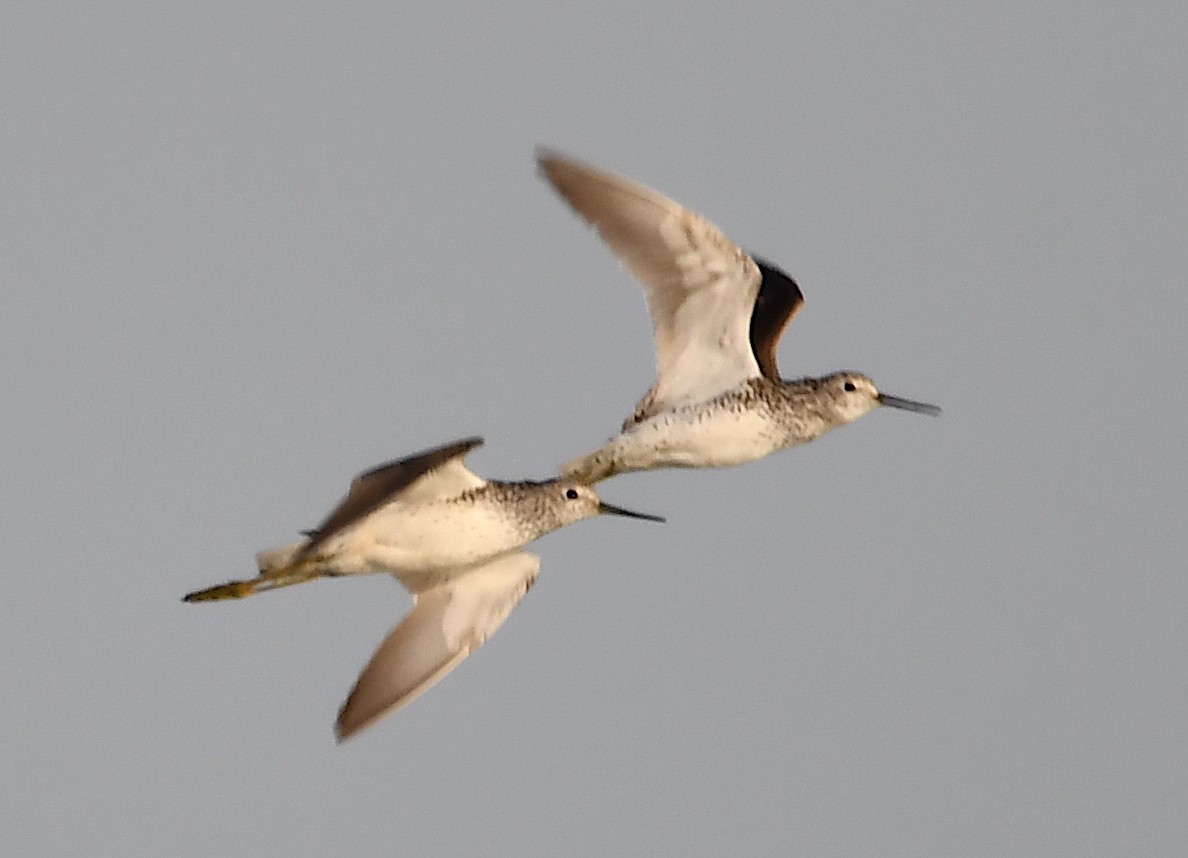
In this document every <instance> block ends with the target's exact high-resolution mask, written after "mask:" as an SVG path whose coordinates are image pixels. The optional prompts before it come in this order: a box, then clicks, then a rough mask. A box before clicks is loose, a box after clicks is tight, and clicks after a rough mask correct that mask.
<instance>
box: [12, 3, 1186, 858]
mask: <svg viewBox="0 0 1188 858" xmlns="http://www.w3.org/2000/svg"><path fill="white" fill-rule="evenodd" d="M406 5H407V4H370V5H352V6H350V7H346V8H344V7H342V6H340V5H336V4H335V5H332V4H324V5H321V6H315V5H312V4H299V5H296V6H295V4H288V5H285V6H283V7H282V6H278V5H268V4H240V3H213V4H212V3H209V2H204V3H174V4H160V3H126V4H122V5H120V6H119V7H118V9H114V10H113V8H112V7H111V6H110V5H105V4H98V5H95V4H73V3H64V4H34V3H24V4H20V6H19V7H18V8H16V9H12V10H9V11H8V12H6V14H5V24H4V27H3V29H2V30H0V81H3V84H2V85H0V87H2V88H0V110H2V115H3V116H4V122H3V128H2V130H0V155H2V157H3V161H2V164H3V167H2V169H0V219H2V220H0V236H2V238H0V282H2V283H3V284H4V285H3V289H4V296H5V300H4V302H3V312H2V313H0V356H2V358H3V367H4V372H3V373H2V374H0V401H3V403H4V415H5V416H4V418H3V420H2V421H0V450H2V451H3V452H2V453H0V469H2V470H0V507H2V508H3V510H4V515H3V518H2V519H0V536H2V540H0V544H3V546H4V553H5V556H4V565H5V567H6V570H7V571H6V573H5V578H4V580H5V592H4V598H3V599H2V600H0V647H2V650H3V653H4V654H3V656H2V657H0V671H2V680H3V686H2V688H3V691H2V693H0V726H2V728H3V729H0V755H2V756H0V789H2V791H3V798H2V801H0V814H2V818H0V830H3V831H4V840H5V842H6V844H7V846H8V848H9V849H11V850H12V854H47V855H48V854H54V855H71V854H74V855H82V854H86V855H90V856H94V855H165V854H173V855H237V854H238V855H248V854H251V855H260V856H282V855H283V856H290V855H330V854H336V855H346V854H350V855H361V856H373V855H374V856H380V855H384V856H387V855H395V854H416V855H466V854H480V853H481V854H515V855H521V854H567V855H578V856H581V855H591V856H594V855H630V856H635V855H639V856H642V855H649V856H652V855H674V856H675V855H681V856H684V855H690V854H694V855H725V854H777V853H780V854H785V853H790V854H803V855H814V856H828V855H846V856H849V855H879V856H921V855H936V856H953V855H963V856H1001V855H1045V856H1064V855H1068V856H1085V855H1103V856H1105V855H1119V854H1132V855H1139V854H1142V855H1175V854H1182V849H1183V844H1184V842H1185V838H1188V821H1186V820H1188V728H1186V726H1185V724H1186V721H1185V711H1186V704H1188V700H1186V697H1188V693H1186V692H1185V675H1186V670H1188V619H1186V618H1188V605H1186V602H1188V576H1185V574H1184V571H1185V570H1184V557H1185V549H1186V548H1188V546H1186V544H1185V542H1186V540H1185V520H1184V519H1185V515H1184V513H1185V496H1184V484H1185V477H1186V476H1188V466H1186V464H1185V458H1186V457H1185V446H1184V434H1185V425H1186V422H1188V421H1186V418H1188V413H1186V410H1188V409H1186V406H1185V396H1184V380H1183V375H1184V369H1185V367H1186V366H1188V345H1186V344H1185V340H1186V336H1185V332H1184V330H1185V320H1186V318H1188V312H1186V311H1188V297H1186V294H1188V293H1186V291H1185V289H1184V286H1183V279H1184V274H1183V272H1184V269H1185V267H1186V265H1188V249H1186V248H1188V243H1186V241H1185V236H1188V214H1186V203H1185V200H1188V168H1186V166H1185V164H1186V163H1188V161H1186V159H1185V153H1186V151H1188V143H1186V132H1188V111H1185V109H1184V93H1185V92H1188V60H1186V59H1185V54H1184V49H1183V34H1184V33H1185V32H1186V28H1188V11H1186V10H1185V6H1184V5H1183V4H1181V3H1170V2H1169V3H1163V4H1157V3H1146V4H1138V5H1134V4H1131V5H1128V6H1126V7H1125V8H1123V7H1121V6H1118V7H1117V11H1116V12H1110V11H1104V10H1105V8H1106V7H1105V6H1104V5H1103V6H1100V7H1099V9H1100V11H1095V12H1092V13H1089V12H1085V11H1083V12H1081V13H1079V15H1077V16H1075V17H1074V16H1072V15H1070V14H1069V12H1068V11H1067V10H1068V9H1069V8H1070V7H1069V6H1068V5H1067V4H1047V3H1038V4H1037V3H1032V2H1028V3H1022V2H1020V3H1010V4H1008V3H1001V4H982V8H981V10H980V11H959V10H957V9H956V7H952V8H948V7H946V8H944V9H940V8H938V7H934V6H922V5H919V4H880V5H879V7H878V8H879V11H877V12H872V11H866V12H863V11H856V10H853V9H849V10H843V9H840V8H838V7H836V6H835V5H834V4H788V3H786V2H772V3H768V4H754V3H752V4H747V3H739V4H728V5H727V6H722V5H718V6H713V7H711V6H708V5H705V6H703V7H702V9H700V10H699V9H697V8H696V7H691V6H689V5H688V4H684V3H663V4H661V3H655V4H647V5H646V6H644V7H639V6H637V4H634V3H632V4H608V3H598V4H587V8H586V10H585V11H579V12H574V11H562V10H561V9H560V8H559V7H557V6H556V5H555V4H546V3H527V2H515V3H505V4H498V5H499V6H500V8H501V11H499V12H493V11H490V10H487V11H482V12H477V11H475V10H474V9H472V8H470V7H469V4H467V5H466V6H464V5H463V4H457V3H442V4H432V5H430V4H423V5H424V7H425V10H426V11H421V12H409V11H406ZM537 143H547V144H551V145H554V146H557V147H560V148H562V149H564V150H567V151H570V152H572V153H574V154H577V155H579V156H582V157H584V158H587V159H589V160H592V161H593V162H595V163H597V164H600V165H604V166H607V167H610V168H613V169H616V170H619V171H622V172H625V173H626V174H628V175H630V176H633V177H635V178H637V179H639V180H640V181H643V182H646V183H647V184H650V185H652V186H654V187H657V188H659V189H661V190H663V191H664V192H666V193H668V194H670V195H672V196H674V197H675V198H676V199H678V200H680V201H681V202H684V203H686V204H688V205H690V206H692V207H694V208H696V209H697V210H699V211H701V212H703V213H705V214H706V215H708V216H709V217H711V218H712V219H713V220H714V221H715V222H717V223H718V224H719V225H721V226H722V227H723V229H725V230H726V231H727V232H728V233H729V234H730V235H731V236H732V237H734V238H735V239H737V240H738V241H739V242H740V243H742V244H743V245H745V246H746V247H748V248H750V249H753V250H754V251H756V252H759V253H762V254H764V255H765V256H768V257H769V258H772V259H774V260H777V261H778V262H779V263H780V264H782V265H783V266H784V267H785V268H787V269H788V270H789V271H790V272H791V273H792V274H793V275H794V276H796V277H797V279H798V280H799V281H800V283H801V285H802V287H803V289H804V292H805V294H806V296H807V306H806V307H805V309H804V311H803V312H802V313H801V315H800V316H798V318H797V319H796V322H795V324H794V325H793V326H792V328H790V330H789V334H788V336H787V338H786V341H785V343H784V348H783V349H782V351H781V358H782V365H783V368H784V370H785V372H787V373H789V374H799V373H821V372H827V371H831V370H834V369H838V368H852V369H859V370H862V371H864V372H867V373H868V374H869V375H871V376H872V377H873V378H874V379H875V380H876V382H878V383H879V384H880V385H881V386H882V387H883V388H884V389H886V390H887V391H889V392H892V393H897V394H901V395H903V396H909V397H915V398H919V399H924V400H928V401H933V402H937V403H940V404H941V405H943V406H944V408H945V414H944V417H943V418H941V419H940V420H930V419H925V418H921V417H916V416H912V415H907V414H902V413H894V412H887V413H877V414H874V415H871V416H870V417H867V418H865V419H863V420H862V421H860V422H859V423H857V424H855V425H854V426H852V427H850V428H848V429H845V430H842V431H839V432H836V433H833V434H831V435H829V436H827V437H826V438H824V439H822V440H821V441H820V442H818V443H815V444H811V445H809V446H807V447H804V448H800V449H797V450H793V451H790V452H787V453H783V454H780V455H777V456H774V457H772V458H769V459H767V460H764V461H762V462H759V463H756V464H752V465H749V466H746V467H743V468H738V469H734V470H726V471H705V472H662V473H655V474H643V475H632V476H628V477H623V478H620V479H616V480H614V481H611V482H609V483H606V484H604V485H603V487H602V489H603V494H604V496H605V497H607V498H608V499H609V500H611V501H614V502H618V503H623V504H628V505H632V506H635V507H638V508H640V509H646V510H649V511H655V512H661V513H664V514H665V515H667V516H668V517H669V524H668V525H666V526H663V527H660V526H653V525H647V524H644V523H639V522H629V521H619V520H610V519H607V520H597V521H594V522H586V523H583V524H580V525H577V526H575V527H573V528H570V529H567V530H565V531H561V532H559V533H556V534H553V535H551V536H549V537H547V538H546V539H544V540H542V541H541V543H539V545H538V546H537V547H538V548H539V551H540V553H541V554H542V555H543V557H544V567H543V571H542V576H541V581H540V583H539V584H538V585H537V586H536V588H534V589H533V591H532V593H531V594H530V596H529V597H528V598H527V599H526V600H525V602H524V603H523V605H522V606H521V607H520V608H519V609H518V610H517V611H516V613H515V614H514V615H513V617H512V618H511V619H510V620H509V622H508V623H507V625H506V626H505V627H504V628H503V629H502V630H501V631H500V632H499V633H498V634H497V635H496V636H495V637H494V638H492V640H491V641H490V642H489V643H488V645H487V646H486V647H484V648H483V650H482V651H480V652H479V653H478V654H477V655H476V656H474V657H473V658H472V659H471V660H470V661H469V662H467V663H466V664H465V665H463V666H462V668H460V669H459V670H458V671H457V672H456V673H455V674H453V675H451V676H450V677H449V678H448V679H447V680H446V681H445V682H443V683H442V684H441V685H440V686H438V687H437V688H435V689H434V690H433V691H432V692H431V693H429V694H427V695H426V696H425V697H424V698H422V699H421V700H419V701H417V702H416V703H415V704H414V705H413V706H411V707H410V708H409V709H407V710H405V711H403V712H401V713H399V714H398V715H396V716H394V717H393V718H391V719H389V720H387V721H385V722H384V723H382V724H381V725H379V726H377V727H375V728H374V729H372V730H370V731H368V732H366V733H364V734H363V735H361V736H360V737H359V738H358V739H356V740H354V741H352V742H350V743H347V744H345V745H343V746H341V747H339V746H336V745H335V744H334V741H333V738H332V733H331V724H332V721H333V718H334V715H335V712H336V711H337V708H338V706H339V704H340V702H341V700H342V698H343V697H344V695H345V694H346V692H347V691H348V690H349V688H350V686H351V684H352V683H353V681H354V678H355V675H356V673H357V671H358V669H359V668H360V667H361V666H362V664H363V663H364V662H365V661H366V659H367V658H368V656H369V655H370V653H371V651H372V649H373V648H374V646H375V645H376V644H377V643H378V641H379V640H380V639H381V638H382V637H383V635H384V634H385V633H386V632H387V630H388V629H389V628H390V626H391V625H392V624H393V623H395V621H396V620H397V619H398V617H399V616H400V615H401V614H402V613H403V612H404V610H405V609H406V606H407V604H408V603H407V599H406V597H405V595H404V593H403V592H402V590H401V589H400V588H399V587H398V586H397V585H396V584H394V583H393V582H392V581H390V580H385V579H383V578H380V577H374V578H369V579H360V580H342V581H330V582H323V583H319V584H314V585H310V586H307V587H299V588H294V589H291V590H287V591H284V592H281V593H276V594H269V595H264V596H260V597H258V598H254V599H250V600H246V601H244V602H242V603H234V604H218V605H183V604H182V603H181V602H180V601H179V598H180V596H181V595H182V594H183V593H184V592H186V591H187V590H191V589H194V588H196V587H201V586H204V585H207V584H211V583H214V582H216V581H220V580H224V579H226V578H229V577H242V576H244V575H246V574H251V572H252V569H253V567H252V554H253V552H255V551H256V550H257V549H259V548H262V547H266V546H270V545H275V544H280V543H283V542H286V541H288V540H290V539H291V538H292V537H293V535H294V534H295V532H296V531H297V530H299V529H301V528H303V527H309V526H311V525H313V524H315V523H316V522H317V521H318V520H319V519H320V518H321V516H322V515H323V514H324V513H325V512H326V511H327V510H328V509H329V507H330V506H331V505H332V504H333V503H334V502H335V501H336V500H337V499H338V498H339V496H340V495H341V493H342V492H343V490H344V489H345V487H346V484H347V481H348V480H349V479H350V477H351V476H352V475H353V474H354V473H356V472H357V471H358V470H360V469H362V468H364V467H366V466H369V465H372V464H375V463H377V462H380V461H383V460H384V459H387V458H391V457H394V456H399V455H403V454H406V453H410V452H413V451H416V450H419V449H421V448H423V447H426V446H429V445H432V444H436V443H439V442H444V441H448V440H452V439H454V438H457V437H461V436H463V435H467V434H471V433H480V434H482V435H484V436H485V437H486V438H487V446H486V447H485V448H483V449H482V450H480V451H479V452H478V453H477V454H475V455H474V456H473V457H472V458H471V460H470V463H471V465H472V466H473V467H474V468H475V469H476V470H478V471H480V472H481V473H483V474H484V475H487V476H491V477H505V478H523V477H545V476H548V475H549V474H550V473H551V472H552V470H553V469H554V468H555V467H556V466H557V464H558V463H560V462H561V461H563V460H565V459H567V458H569V457H571V456H573V455H575V454H577V453H579V452H583V451H584V450H586V449H587V448H589V447H591V446H593V445H594V444H596V443H598V442H600V441H601V440H603V439H604V438H606V437H607V436H609V435H610V434H612V433H613V432H614V430H615V429H616V428H617V426H618V423H619V421H620V419H621V418H622V417H623V415H624V414H626V413H627V411H628V410H629V409H630V407H631V406H632V405H633V404H634V402H635V400H636V398H637V397H638V396H639V395H640V394H641V393H642V392H643V391H644V390H645V389H646V388H647V386H648V385H649V384H650V382H651V375H652V353H651V343H650V339H649V326H648V322H647V316H646V312H645V309H644V305H643V301H642V298H641V293H640V290H639V289H638V287H637V286H636V285H635V284H634V282H633V281H631V280H630V279H629V277H628V276H627V275H626V274H624V273H622V272H620V271H619V269H618V267H617V265H616V263H615V262H614V261H613V259H612V257H611V256H610V254H609V253H608V252H607V251H606V250H605V249H604V248H603V247H602V246H601V245H600V244H599V242H598V241H597V240H596V239H595V237H594V236H593V235H592V234H590V233H588V232H587V231H586V230H585V229H584V228H582V227H581V226H580V225H579V222H578V220H577V219H576V218H575V217H574V216H573V215H572V214H570V213H569V212H568V211H567V210H566V208H565V207H564V206H563V205H562V204H561V203H560V202H559V201H558V199H556V198H555V197H554V195H553V194H552V192H551V191H550V190H549V189H548V188H547V187H546V186H545V185H544V183H543V182H541V181H540V180H538V179H537V178H536V177H535V176H534V172H533V166H532V150H533V146H534V145H535V144H537Z"/></svg>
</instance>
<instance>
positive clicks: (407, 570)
mask: <svg viewBox="0 0 1188 858" xmlns="http://www.w3.org/2000/svg"><path fill="white" fill-rule="evenodd" d="M481 443H482V441H481V439H478V438H468V439H465V440H463V441H459V442H456V443H454V444H448V445H445V446H442V447H437V448H434V449H432V450H427V451H425V452H423V453H419V454H417V455H415V456H411V457H409V458H407V459H402V460H399V461H396V462H390V463H388V464H386V465H381V466H380V467H378V468H375V469H372V470H371V471H368V472H366V473H364V474H361V475H360V476H359V477H357V478H356V479H355V480H354V481H353V482H352V484H351V489H350V491H349V492H348V494H347V496H346V497H345V498H344V499H343V500H342V502H341V503H340V504H339V505H338V506H337V507H336V508H335V510H334V511H333V512H331V513H330V515H329V516H327V518H326V520H325V521H324V522H323V523H322V524H321V525H319V526H318V527H317V528H315V529H314V530H311V531H308V532H307V533H306V536H305V538H304V539H302V540H300V541H298V542H295V543H293V544H291V545H287V546H284V547H282V548H274V549H269V550H267V551H262V552H260V553H259V554H258V555H257V557H256V561H257V565H258V567H259V574H258V575H257V577H256V578H253V579H248V580H246V581H232V582H229V583H227V584H219V585H217V586H214V587H208V588H206V589H205V590H199V591H197V592H194V593H190V594H189V595H187V596H186V597H185V601H187V602H207V601H217V600H222V599H234V598H241V597H244V596H248V595H251V594H253V593H258V592H262V591H264V590H270V589H277V588H279V587H287V586H291V585H293V584H299V583H302V582H304V581H310V580H314V579H317V578H323V577H330V576H340V575H365V574H371V573H376V572H384V573H388V574H391V575H393V576H394V577H396V578H397V579H398V580H399V581H400V582H401V583H402V584H403V585H404V586H405V588H407V589H408V591H409V592H410V593H411V594H412V596H413V602H414V607H413V610H412V611H411V612H410V613H409V614H408V615H407V616H406V617H405V618H404V620H403V621H402V622H401V623H400V624H399V625H397V626H396V628H395V629H393V631H392V632H391V633H390V634H389V635H388V637H387V638H386V639H385V640H384V642H383V643H382V644H381V645H380V647H379V649H378V650H376V653H375V655H374V656H372V659H371V661H370V662H369V663H368V665H367V667H365V668H364V669H363V672H362V673H361V674H360V675H359V679H358V681H357V683H356V685H355V688H354V690H353V691H352V692H351V694H350V696H348V698H347V700H346V703H344V704H343V707H342V710H341V711H340V712H339V717H338V721H337V724H336V730H337V732H338V736H339V738H340V739H345V738H347V737H348V736H351V735H353V734H354V733H356V732H358V731H359V730H361V729H363V728H364V727H366V726H367V725H369V724H371V723H372V722H374V721H375V720H377V719H378V718H380V717H381V716H383V715H384V714H387V713H388V712H391V711H394V710H395V709H398V708H400V707H401V706H404V705H407V704H408V703H410V702H411V701H412V700H414V699H415V698H416V697H417V696H419V695H420V694H422V693H423V692H424V691H426V690H427V689H428V688H429V687H430V686H432V685H433V684H434V683H435V682H437V681H438V680H439V679H441V677H443V676H445V675H446V674H447V673H449V671H450V670H452V669H453V668H454V667H455V666H457V665H458V664H459V663H460V662H461V661H462V660H463V659H464V658H466V656H467V655H469V654H470V653H471V652H472V651H473V650H475V649H476V648H477V647H479V646H480V645H481V644H482V643H483V641H484V640H486V638H487V637H488V635H490V634H491V633H492V632H493V631H495V630H496V629H497V628H499V626H500V625H502V624H503V621H504V620H505V619H507V616H508V614H509V613H511V610H512V608H514V607H515V606H516V605H517V604H518V603H519V601H520V599H521V598H523V596H524V594H525V593H526V592H527V591H528V588H529V587H531V586H532V583H533V582H534V581H535V580H536V576H537V575H538V574H539V572H540V558H539V557H537V556H536V555H534V554H530V553H528V552H526V551H523V550H521V546H523V545H525V544H527V543H529V542H531V541H532V540H534V539H536V538H538V537H540V536H543V535H544V534H545V533H548V532H550V531H552V530H556V529H557V528H559V527H563V526H565V525H567V524H572V523H574V522H577V521H581V520H583V519H586V518H590V517H592V516H595V515H598V514H599V513H613V514H616V515H624V516H629V517H634V518H645V519H651V520H657V521H662V520H663V519H659V518H658V517H656V516H649V515H644V514H642V513H635V512H631V511H630V510H625V509H622V508H620V507H616V506H612V505H611V504H607V503H604V502H603V501H601V500H600V499H599V498H598V496H597V495H596V494H595V493H594V491H593V489H591V488H590V487H589V486H588V485H585V484H582V483H580V482H578V481H574V480H565V479H562V480H547V481H544V482H497V481H487V480H484V479H482V478H481V477H478V476H477V475H475V474H474V473H473V472H471V471H470V470H469V469H468V468H466V466H465V465H464V464H463V463H462V460H463V457H464V456H465V455H466V454H467V453H468V452H469V451H470V450H472V449H473V448H474V447H477V446H478V445H479V444H481Z"/></svg>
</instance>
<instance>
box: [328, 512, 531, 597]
mask: <svg viewBox="0 0 1188 858" xmlns="http://www.w3.org/2000/svg"><path fill="white" fill-rule="evenodd" d="M526 541H527V540H525V539H524V538H523V536H522V535H521V534H520V532H519V530H518V528H516V527H515V522H514V520H513V519H511V518H509V517H508V516H507V515H506V514H504V513H503V512H502V511H501V510H499V509H497V508H495V507H493V506H492V505H490V504H486V503H473V504H470V503H440V504H428V505H423V506H417V507H415V508H413V509H408V508H402V507H400V506H392V507H389V508H387V509H385V510H382V511H380V512H379V513H376V514H375V515H372V516H371V517H369V518H367V519H366V520H364V521H363V522H360V524H359V525H358V526H356V527H353V528H351V529H349V530H347V531H346V532H344V533H343V534H342V536H341V537H340V541H337V542H335V544H334V545H333V546H328V548H329V550H328V551H327V553H328V554H333V555H334V556H335V560H334V566H335V571H336V572H338V574H344V575H359V574H368V573H372V572H389V573H391V574H394V575H396V577H398V578H400V580H402V581H405V582H406V583H410V582H412V581H413V580H414V579H415V580H417V581H422V582H423V579H427V578H432V579H434V580H438V579H440V580H445V579H446V578H449V577H450V576H449V575H448V574H446V573H449V572H451V571H456V570H458V569H462V568H465V567H467V566H473V565H474V564H476V563H482V562H484V561H486V560H490V559H491V558H492V557H495V556H497V555H500V554H504V553H506V552H508V551H511V550H512V549H514V548H518V547H519V546H520V545H522V544H524V542H526Z"/></svg>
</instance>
